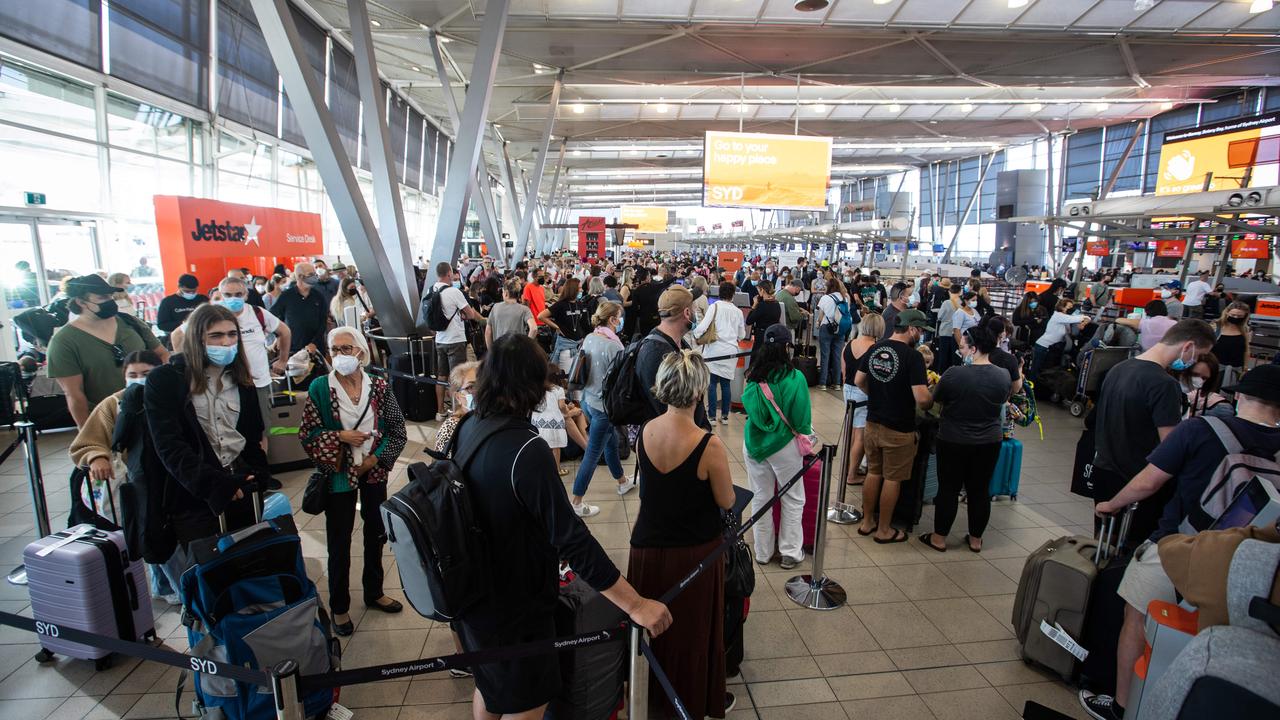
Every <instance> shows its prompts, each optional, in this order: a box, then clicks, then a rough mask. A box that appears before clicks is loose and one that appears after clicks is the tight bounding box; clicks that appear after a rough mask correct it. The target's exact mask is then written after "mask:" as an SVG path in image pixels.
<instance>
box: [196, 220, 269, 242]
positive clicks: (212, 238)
mask: <svg viewBox="0 0 1280 720" xmlns="http://www.w3.org/2000/svg"><path fill="white" fill-rule="evenodd" d="M261 229H262V226H261V225H259V224H258V218H257V216H256V215H255V216H253V217H251V218H249V222H247V223H245V224H244V225H232V224H231V221H230V220H228V221H226V222H224V223H219V222H218V221H217V220H214V219H210V220H209V222H207V223H202V222H200V218H196V223H195V230H193V231H191V239H192V240H195V241H197V242H199V241H202V240H203V241H206V242H238V243H244V244H245V245H248V244H249V243H253V244H254V245H257V246H259V247H261V246H262V244H261V243H260V242H258V232H259V231H260V230H261Z"/></svg>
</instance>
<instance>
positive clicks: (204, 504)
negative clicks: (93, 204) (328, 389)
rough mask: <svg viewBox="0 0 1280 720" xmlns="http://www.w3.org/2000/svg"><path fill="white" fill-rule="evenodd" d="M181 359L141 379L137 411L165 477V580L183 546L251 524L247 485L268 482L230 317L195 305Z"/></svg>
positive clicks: (181, 557) (256, 415)
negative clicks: (172, 544)
mask: <svg viewBox="0 0 1280 720" xmlns="http://www.w3.org/2000/svg"><path fill="white" fill-rule="evenodd" d="M180 349H181V351H182V352H181V353H180V354H176V355H174V356H173V358H172V359H171V360H170V361H169V363H168V364H167V365H161V366H160V367H158V368H156V369H154V370H152V371H151V373H150V374H149V375H147V382H146V384H145V385H144V386H143V388H144V395H143V398H144V405H145V408H146V415H147V421H148V427H149V428H150V432H151V439H152V445H153V446H154V449H155V452H156V455H157V456H158V457H159V459H160V463H161V464H162V465H163V466H164V469H165V472H166V473H167V476H168V477H167V478H166V482H165V487H164V489H163V494H164V496H165V498H166V500H165V504H166V507H165V510H166V513H165V514H166V515H167V517H168V521H169V525H170V527H172V529H173V532H174V535H175V540H176V541H177V543H178V549H179V552H178V553H175V557H174V558H171V564H170V565H169V568H168V569H169V570H170V571H171V574H170V578H171V579H173V578H176V577H177V576H178V575H180V574H181V571H183V570H185V569H186V567H185V553H183V552H181V550H182V549H183V547H184V546H185V545H186V544H187V543H190V542H191V541H193V540H198V539H200V538H206V537H210V536H212V535H216V534H217V533H218V515H220V514H223V513H225V514H226V519H227V527H228V529H235V528H241V527H246V526H248V525H250V524H252V523H253V507H252V506H251V505H250V504H249V502H250V500H251V497H250V496H251V494H252V492H253V490H254V487H255V486H258V487H264V486H266V485H267V484H268V481H269V480H270V473H269V472H268V470H267V455H266V452H265V451H264V450H263V449H262V437H263V424H262V413H260V412H259V411H258V392H257V389H256V388H255V387H254V384H253V375H252V373H251V372H250V371H249V363H248V361H247V360H246V359H245V353H244V346H243V345H242V344H241V342H240V329H239V327H238V326H237V325H236V316H235V315H233V314H232V313H231V311H230V310H228V309H226V308H225V307H222V306H221V305H213V304H208V305H201V306H200V307H198V308H196V310H195V311H194V312H192V313H191V314H190V315H188V316H187V332H186V335H185V336H184V337H183V338H182V344H181V346H180Z"/></svg>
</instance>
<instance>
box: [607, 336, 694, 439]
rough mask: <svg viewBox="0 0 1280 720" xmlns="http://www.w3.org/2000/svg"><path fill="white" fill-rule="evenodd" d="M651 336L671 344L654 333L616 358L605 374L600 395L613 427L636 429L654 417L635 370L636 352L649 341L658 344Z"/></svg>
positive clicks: (649, 399)
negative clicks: (629, 426) (631, 426)
mask: <svg viewBox="0 0 1280 720" xmlns="http://www.w3.org/2000/svg"><path fill="white" fill-rule="evenodd" d="M655 333H656V334H658V335H662V337H661V338H660V340H663V341H666V342H667V343H668V344H671V339H670V338H668V337H667V336H666V335H663V334H662V332H661V331H659V330H654V331H653V332H652V333H650V334H649V335H646V336H644V337H642V338H640V339H639V340H636V341H635V342H633V343H631V344H630V345H628V346H627V349H626V350H623V351H622V352H621V353H619V354H618V355H616V356H615V357H614V358H613V361H612V362H611V363H609V369H608V371H607V372H605V375H604V385H603V388H602V390H603V391H602V392H601V395H602V396H603V399H604V412H605V415H607V416H608V417H609V422H610V424H612V425H614V426H617V427H622V426H624V425H640V424H642V423H645V422H647V421H649V420H651V419H653V418H654V417H655V416H656V415H657V414H658V412H657V408H656V407H654V405H653V400H652V398H651V397H650V395H649V388H647V387H645V386H644V382H643V381H642V380H641V379H640V373H639V372H638V368H637V367H636V363H637V360H638V359H639V357H640V348H641V347H642V346H643V345H644V344H645V343H646V342H648V341H649V340H650V339H653V340H655V341H658V340H659V338H654V337H653V336H654V334H655ZM672 349H673V350H675V349H679V346H674V345H673V347H672Z"/></svg>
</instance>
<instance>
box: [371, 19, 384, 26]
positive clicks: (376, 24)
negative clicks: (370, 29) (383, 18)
mask: <svg viewBox="0 0 1280 720" xmlns="http://www.w3.org/2000/svg"><path fill="white" fill-rule="evenodd" d="M369 24H370V25H372V26H374V27H382V23H380V22H378V21H377V20H370V21H369Z"/></svg>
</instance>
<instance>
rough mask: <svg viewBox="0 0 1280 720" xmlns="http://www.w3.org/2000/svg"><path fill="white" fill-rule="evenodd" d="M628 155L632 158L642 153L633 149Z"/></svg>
mask: <svg viewBox="0 0 1280 720" xmlns="http://www.w3.org/2000/svg"><path fill="white" fill-rule="evenodd" d="M627 154H628V155H631V156H636V155H639V154H640V151H639V150H637V149H635V148H631V149H630V150H628V151H627Z"/></svg>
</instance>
